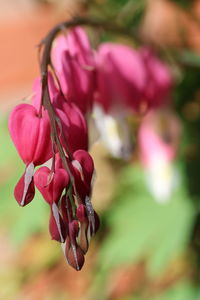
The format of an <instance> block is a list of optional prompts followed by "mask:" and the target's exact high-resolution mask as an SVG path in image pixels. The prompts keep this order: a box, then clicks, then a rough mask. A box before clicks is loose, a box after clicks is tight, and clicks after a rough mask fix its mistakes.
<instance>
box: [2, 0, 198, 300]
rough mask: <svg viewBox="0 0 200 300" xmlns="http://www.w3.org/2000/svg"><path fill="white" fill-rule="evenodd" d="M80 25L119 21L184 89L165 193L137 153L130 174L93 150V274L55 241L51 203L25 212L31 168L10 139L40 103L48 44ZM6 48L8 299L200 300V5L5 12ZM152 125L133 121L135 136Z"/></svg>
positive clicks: (173, 110)
mask: <svg viewBox="0 0 200 300" xmlns="http://www.w3.org/2000/svg"><path fill="white" fill-rule="evenodd" d="M74 15H84V16H87V15H89V16H93V17H97V18H99V17H101V18H104V19H105V20H109V21H111V22H112V20H113V24H115V23H117V24H119V25H123V26H125V27H126V28H127V30H128V29H133V30H134V33H135V35H136V36H138V37H139V41H140V43H141V44H142V45H151V46H152V47H154V48H155V49H156V50H158V53H159V55H160V57H161V59H164V60H166V61H167V62H168V64H169V65H170V68H171V70H172V73H173V78H174V89H173V93H172V95H171V98H172V99H171V107H170V110H169V112H168V113H167V114H168V115H167V116H168V117H167V119H168V120H173V118H174V115H175V116H176V119H177V120H179V121H178V122H179V125H178V126H179V128H180V127H181V130H180V131H181V134H180V135H179V136H176V138H177V141H176V142H177V144H178V145H179V146H178V150H177V155H176V159H175V160H173V163H171V164H170V165H169V166H167V169H166V166H165V167H163V168H165V169H162V168H161V169H162V170H161V173H162V174H160V173H159V174H157V173H155V174H154V175H153V176H154V179H155V180H154V181H156V180H158V184H157V185H156V186H159V187H160V190H159V191H157V190H156V191H155V190H154V188H152V186H151V182H150V180H149V179H148V178H147V177H148V176H149V175H148V172H146V170H145V168H144V167H143V165H142V164H141V162H140V161H139V156H140V153H139V150H138V146H137V143H136V144H135V148H134V151H133V154H132V159H131V160H130V161H129V162H125V161H123V160H117V159H114V158H112V156H111V155H110V154H109V153H108V151H107V150H106V149H105V147H104V145H103V144H102V143H101V142H97V143H95V145H93V146H92V148H91V152H92V155H93V157H94V161H95V165H96V170H97V180H96V184H95V187H94V196H93V203H94V207H95V209H96V211H97V212H98V213H99V215H100V218H101V228H100V230H99V233H98V235H97V236H96V237H95V238H94V240H93V241H92V243H91V247H90V250H89V252H88V254H87V256H86V264H85V266H84V268H83V270H82V271H81V272H76V271H74V270H73V269H72V268H71V267H69V266H68V265H67V264H66V262H65V260H64V258H63V255H62V251H61V249H60V246H59V244H58V243H56V242H55V241H51V240H50V236H49V233H48V208H47V205H46V203H44V201H43V200H42V198H41V196H40V195H39V194H38V195H37V197H36V199H35V200H34V201H33V202H32V203H31V204H30V205H28V206H27V207H25V208H23V209H22V208H20V207H19V206H18V204H17V203H16V201H15V200H14V197H13V189H14V186H15V184H16V182H17V180H18V178H19V177H20V174H22V170H23V167H24V166H23V164H22V162H21V161H20V159H19V157H18V155H17V153H16V150H15V149H14V146H13V144H12V142H11V140H10V137H9V134H8V129H7V119H8V115H9V112H10V110H11V109H12V108H13V107H14V105H15V104H17V103H21V102H22V101H24V99H25V98H28V97H30V95H31V86H32V81H33V79H34V78H35V77H36V76H37V75H38V73H39V68H38V56H37V45H38V43H39V42H40V40H41V39H42V38H43V37H44V36H45V34H46V33H47V32H48V31H49V30H50V29H51V27H52V26H54V25H56V24H57V23H58V22H60V21H62V20H64V19H67V18H70V17H72V16H74ZM90 35H91V40H92V43H93V45H97V44H98V43H99V42H100V41H108V40H112V41H113V40H114V41H118V42H121V43H127V44H129V45H132V46H134V45H136V43H138V41H135V40H134V37H133V39H131V38H130V37H129V38H128V37H127V36H126V37H125V36H122V35H118V34H117V33H115V34H113V33H111V32H105V31H103V30H102V31H101V32H99V31H95V30H91V29H90ZM0 41H1V42H0V66H1V72H0V136H1V146H0V299H2V300H4V299H7V300H18V299H20V300H35V299H37V300H68V299H70V300H74V299H77V300H86V299H87V300H90V299H91V300H93V299H95V300H97V299H99V300H103V299H105V300H145V299H152V300H168V299H169V300H193V299H194V300H197V299H200V280H199V279H200V269H199V264H200V214H199V209H200V53H199V52H200V1H199V0H140V1H138V0H90V1H89V0H88V1H87V0H85V1H84V0H63V1H59V0H55V1H53V0H52V1H39V0H35V1H34V0H7V1H3V0H1V1H0ZM159 114H163V112H159ZM142 122H143V119H142V118H141V117H140V118H139V117H137V116H133V118H132V120H131V122H130V123H131V125H130V126H132V131H133V135H136V134H137V129H138V128H139V127H140V126H141V124H142ZM170 122H171V121H170ZM174 126H175V128H174V130H175V129H176V125H174ZM166 128H168V127H167V126H166ZM160 130H163V128H161V129H160ZM166 130H167V129H166ZM173 132H174V131H173ZM168 133H169V132H168V131H167V134H168ZM135 140H137V139H136V138H135ZM172 169H173V172H172V171H171V170H172ZM174 171H175V173H176V176H175V178H174V177H173V176H172V174H174ZM163 174H164V176H163V178H162V179H161V177H162V176H161V175H163ZM151 175H152V174H151ZM156 176H157V177H156ZM160 176H161V177H160ZM174 183H175V184H174ZM172 185H173V186H174V185H175V187H174V188H172ZM164 189H166V190H167V191H168V192H167V197H166V195H165V196H163V193H162V191H163V190H164ZM169 190H170V192H169ZM163 197H164V198H163Z"/></svg>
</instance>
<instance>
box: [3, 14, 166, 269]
mask: <svg viewBox="0 0 200 300" xmlns="http://www.w3.org/2000/svg"><path fill="white" fill-rule="evenodd" d="M90 23H91V24H90V25H93V26H95V27H97V26H100V25H101V24H98V22H95V21H90ZM85 24H87V21H86V20H84V19H74V20H72V21H69V22H64V23H62V24H61V25H58V26H56V27H55V28H54V29H53V30H52V31H50V33H49V34H48V35H47V36H46V37H45V38H44V40H43V41H42V42H41V44H40V46H39V48H40V69H41V75H40V77H39V78H37V79H36V80H35V82H34V85H33V96H32V102H31V104H19V105H18V106H16V107H15V108H14V110H13V111H12V112H11V115H10V118H9V131H10V135H11V138H12V140H13V143H14V145H15V147H16V149H17V151H18V153H19V155H20V157H21V159H22V160H23V162H24V164H25V171H24V174H23V175H22V177H21V178H20V179H19V181H18V183H17V184H16V187H15V190H14V196H15V198H16V200H17V202H18V203H19V205H20V206H26V205H28V204H29V203H30V202H31V201H32V200H33V198H34V195H35V187H36V188H37V189H38V190H39V192H40V193H41V194H42V196H43V198H44V200H45V201H46V202H47V204H48V205H49V208H50V218H49V232H50V235H51V238H52V239H53V240H56V241H58V242H60V243H61V244H62V248H63V251H64V255H65V257H66V260H67V262H68V263H69V265H71V266H72V267H73V268H74V269H76V270H80V269H81V268H82V266H83V264H84V257H85V254H86V253H87V251H88V247H89V243H90V239H91V237H93V236H94V235H95V234H96V232H97V230H98V228H99V224H100V221H99V217H98V215H97V213H96V212H95V210H94V208H93V206H92V201H91V198H92V188H93V181H94V174H95V167H94V162H93V159H92V157H91V156H90V154H89V152H88V148H89V145H88V124H87V122H88V119H89V118H90V117H91V115H92V112H95V109H96V108H97V107H98V109H100V111H101V115H100V119H98V120H97V128H98V129H99V131H100V135H103V136H104V137H105V136H106V138H105V140H106V141H107V142H108V144H110V143H112V142H114V141H115V146H116V147H119V148H120V147H121V148H120V149H119V151H118V149H117V150H116V151H115V152H114V151H113V152H112V149H113V147H110V149H111V153H114V156H116V157H121V158H130V155H131V153H132V146H131V144H130V143H129V134H127V131H126V129H125V130H124V131H123V130H122V131H123V135H125V136H126V138H124V137H122V138H120V137H119V136H118V132H115V137H114V138H113V136H110V135H109V131H108V130H107V129H108V128H107V127H106V126H107V125H106V124H107V123H108V122H107V120H108V119H109V120H111V121H112V122H113V123H112V124H114V123H116V122H119V121H120V124H121V126H122V127H123V126H126V125H124V122H126V118H127V117H128V116H129V115H130V114H135V115H140V116H141V115H143V114H144V113H146V112H147V111H149V110H150V109H155V108H157V107H160V106H162V105H165V104H166V103H167V102H168V100H169V94H170V90H171V87H172V78H171V74H170V71H169V68H168V67H167V66H166V64H164V63H163V62H161V61H160V60H159V59H158V58H157V56H156V54H155V53H154V52H153V51H152V50H150V49H148V48H141V49H133V48H131V47H129V46H125V45H122V44H117V43H103V44H101V45H100V46H99V47H98V49H97V50H94V49H92V48H91V46H90V42H89V38H88V36H87V34H86V32H85V31H84V29H83V28H82V27H80V26H77V25H85ZM64 27H65V28H68V27H70V30H69V32H68V33H67V34H66V32H64V31H63V30H62V29H63V28H64ZM71 27H72V28H71ZM155 70H156V72H155ZM98 124H100V125H98ZM124 128H126V127H124ZM121 141H122V143H121ZM126 143H128V146H127V145H126ZM108 148H109V147H108ZM115 154H116V155H115ZM36 167H37V170H35V168H36Z"/></svg>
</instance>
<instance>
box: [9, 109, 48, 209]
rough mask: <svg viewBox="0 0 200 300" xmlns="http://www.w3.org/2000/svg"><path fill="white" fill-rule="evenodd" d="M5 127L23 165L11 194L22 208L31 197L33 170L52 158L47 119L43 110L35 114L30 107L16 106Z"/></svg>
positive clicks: (33, 192) (33, 190) (32, 196)
mask: <svg viewBox="0 0 200 300" xmlns="http://www.w3.org/2000/svg"><path fill="white" fill-rule="evenodd" d="M8 126H9V131H10V135H11V138H12V140H13V143H14V144H15V147H16V149H17V151H18V153H19V155H20V157H21V159H22V160H23V161H24V163H25V164H26V169H25V172H24V174H23V175H22V177H21V178H20V180H19V182H18V184H17V185H16V187H15V192H14V195H15V198H16V200H17V202H18V203H19V204H20V205H21V206H24V205H26V204H28V203H29V202H30V201H31V200H32V199H33V198H34V194H35V189H34V184H33V173H34V167H35V166H38V165H40V164H42V163H44V162H46V161H47V160H48V159H50V158H51V156H52V145H51V138H50V121H49V116H48V114H47V112H45V111H43V112H42V113H41V114H39V113H38V112H37V110H36V109H35V108H34V107H33V106H32V105H30V104H20V105H18V106H16V108H15V109H14V110H13V111H12V113H11V115H10V118H9V124H8Z"/></svg>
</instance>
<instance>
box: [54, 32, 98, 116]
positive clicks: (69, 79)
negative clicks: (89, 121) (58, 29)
mask: <svg viewBox="0 0 200 300" xmlns="http://www.w3.org/2000/svg"><path fill="white" fill-rule="evenodd" d="M52 62H53V66H54V68H55V71H56V74H57V76H58V78H59V82H60V86H61V89H62V92H63V93H64V95H65V98H66V99H67V100H69V101H70V102H73V103H75V104H76V105H77V106H78V107H79V109H80V110H81V111H82V112H83V114H86V112H87V111H88V110H90V109H91V106H92V101H93V91H94V61H93V54H92V50H91V48H90V43H89V40H88V37H87V35H86V33H85V31H84V30H83V29H82V28H80V27H76V28H74V29H72V30H71V31H70V32H69V34H68V35H66V36H63V35H62V36H59V37H58V38H57V39H56V41H55V46H54V48H53V49H52Z"/></svg>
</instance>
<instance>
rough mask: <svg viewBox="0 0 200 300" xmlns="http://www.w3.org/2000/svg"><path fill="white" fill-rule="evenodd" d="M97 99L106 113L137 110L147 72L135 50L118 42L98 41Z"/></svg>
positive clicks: (141, 98)
mask: <svg viewBox="0 0 200 300" xmlns="http://www.w3.org/2000/svg"><path fill="white" fill-rule="evenodd" d="M96 68H97V93H96V99H95V100H96V101H97V102H98V103H99V104H100V105H101V106H102V107H103V108H104V110H105V111H106V112H109V111H111V110H112V109H113V108H114V109H117V108H119V109H127V107H128V108H130V109H132V110H134V111H135V110H139V108H140V105H141V102H142V100H143V91H144V89H145V86H146V72H145V66H144V62H143V59H142V57H141V55H140V54H139V52H138V51H136V50H133V49H131V48H130V47H128V46H125V45H121V44H112V43H104V44H101V45H100V47H99V49H98V50H97V54H96Z"/></svg>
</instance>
